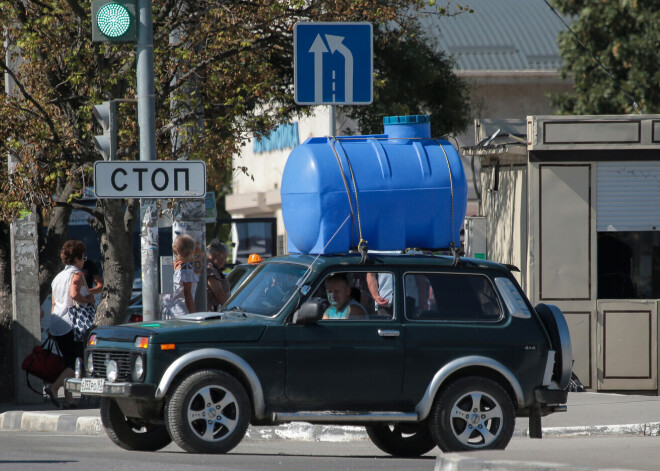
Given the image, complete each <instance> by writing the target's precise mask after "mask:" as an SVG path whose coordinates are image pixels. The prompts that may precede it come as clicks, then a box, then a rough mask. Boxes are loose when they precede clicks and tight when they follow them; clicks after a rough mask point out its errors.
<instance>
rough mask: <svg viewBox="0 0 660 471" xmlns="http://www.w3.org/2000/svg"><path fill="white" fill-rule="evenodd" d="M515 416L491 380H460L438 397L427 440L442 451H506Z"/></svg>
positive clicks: (509, 400) (506, 400) (432, 413)
mask: <svg viewBox="0 0 660 471" xmlns="http://www.w3.org/2000/svg"><path fill="white" fill-rule="evenodd" d="M515 421H516V416H515V410H514V408H513V403H512V402H511V398H510V397H509V395H508V394H507V392H506V391H505V390H504V389H503V388H502V386H500V385H499V384H498V383H496V382H495V381H493V380H490V379H488V378H483V377H479V376H469V377H465V378H461V379H459V380H457V381H455V382H453V383H451V384H450V385H449V386H448V387H447V388H446V389H445V390H444V391H442V392H441V393H440V395H439V396H438V398H437V400H436V402H435V404H434V405H433V409H432V411H431V416H430V418H429V424H430V429H431V436H432V437H433V440H434V441H435V443H436V444H437V445H438V446H439V447H440V449H441V450H442V451H445V452H452V451H471V450H493V449H502V450H503V449H504V448H506V446H507V444H508V443H509V440H511V437H512V436H513V429H514V426H515Z"/></svg>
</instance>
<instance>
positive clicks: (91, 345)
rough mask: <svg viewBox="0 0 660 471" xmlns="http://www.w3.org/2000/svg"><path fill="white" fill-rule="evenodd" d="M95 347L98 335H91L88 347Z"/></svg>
mask: <svg viewBox="0 0 660 471" xmlns="http://www.w3.org/2000/svg"><path fill="white" fill-rule="evenodd" d="M94 345H96V334H92V335H90V336H89V340H88V341H87V346H88V347H93V346H94Z"/></svg>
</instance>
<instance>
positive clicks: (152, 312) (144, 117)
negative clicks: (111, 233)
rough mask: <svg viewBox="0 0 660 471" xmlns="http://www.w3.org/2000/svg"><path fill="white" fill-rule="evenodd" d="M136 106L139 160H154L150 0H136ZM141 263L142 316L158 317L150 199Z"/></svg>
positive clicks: (145, 205) (143, 209)
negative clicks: (137, 23) (138, 129)
mask: <svg viewBox="0 0 660 471" xmlns="http://www.w3.org/2000/svg"><path fill="white" fill-rule="evenodd" d="M137 15H138V19H139V20H138V21H139V25H138V28H137V68H136V79H137V103H138V105H137V106H138V126H139V128H140V160H156V103H155V94H154V45H153V37H154V35H153V18H152V11H151V0H138V2H137ZM140 244H141V261H142V316H143V320H144V321H145V322H146V321H153V320H156V319H158V318H159V317H160V311H159V304H158V280H159V277H158V208H157V207H156V201H155V200H153V199H145V198H143V199H141V200H140Z"/></svg>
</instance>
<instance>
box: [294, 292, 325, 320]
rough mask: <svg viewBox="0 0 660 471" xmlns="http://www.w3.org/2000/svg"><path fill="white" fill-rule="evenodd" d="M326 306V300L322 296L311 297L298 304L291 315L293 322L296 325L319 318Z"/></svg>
mask: <svg viewBox="0 0 660 471" xmlns="http://www.w3.org/2000/svg"><path fill="white" fill-rule="evenodd" d="M327 308H328V301H327V300H325V299H323V298H312V299H309V300H307V301H306V302H304V303H303V305H302V306H300V309H298V310H297V311H296V313H295V314H294V315H293V323H294V324H298V325H304V324H312V323H314V322H316V321H319V320H321V318H322V317H323V313H324V312H325V310H326V309H327Z"/></svg>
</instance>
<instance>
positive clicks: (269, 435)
mask: <svg viewBox="0 0 660 471" xmlns="http://www.w3.org/2000/svg"><path fill="white" fill-rule="evenodd" d="M0 430H21V431H24V432H68V433H78V434H82V435H101V434H103V433H104V431H103V425H102V424H101V418H100V417H99V416H98V415H93V416H79V417H78V416H76V415H72V414H67V413H61V412H25V411H9V412H4V413H2V414H0ZM607 435H609V436H612V435H618V436H639V437H642V436H645V437H657V436H660V422H648V423H644V424H622V425H589V426H576V427H544V428H543V437H546V438H572V437H588V436H607ZM514 436H515V437H528V436H529V429H523V430H516V431H515V432H514ZM245 438H246V439H248V440H254V441H259V440H299V441H312V442H350V441H361V440H368V437H367V434H366V432H365V431H364V427H358V426H341V425H313V424H307V423H290V424H285V425H279V426H256V427H252V426H250V427H249V428H248V431H247V434H246V436H245ZM440 469H443V468H440ZM447 469H452V468H447ZM484 469H486V468H484ZM488 469H490V468H488Z"/></svg>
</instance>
